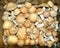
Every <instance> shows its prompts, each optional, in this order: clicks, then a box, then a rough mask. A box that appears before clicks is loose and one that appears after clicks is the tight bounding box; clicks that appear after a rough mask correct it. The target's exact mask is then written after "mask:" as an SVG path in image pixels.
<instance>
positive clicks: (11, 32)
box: [9, 26, 18, 35]
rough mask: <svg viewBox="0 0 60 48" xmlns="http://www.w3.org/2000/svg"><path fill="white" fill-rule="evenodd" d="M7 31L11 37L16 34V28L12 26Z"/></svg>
mask: <svg viewBox="0 0 60 48" xmlns="http://www.w3.org/2000/svg"><path fill="white" fill-rule="evenodd" d="M9 31H10V34H11V35H15V34H16V33H17V32H18V28H17V27H16V26H13V27H12V28H11V29H10V30H9Z"/></svg>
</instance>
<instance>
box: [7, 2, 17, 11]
mask: <svg viewBox="0 0 60 48" xmlns="http://www.w3.org/2000/svg"><path fill="white" fill-rule="evenodd" d="M16 8H17V5H16V4H15V3H12V2H10V3H8V4H7V7H6V10H7V11H12V10H14V9H16Z"/></svg>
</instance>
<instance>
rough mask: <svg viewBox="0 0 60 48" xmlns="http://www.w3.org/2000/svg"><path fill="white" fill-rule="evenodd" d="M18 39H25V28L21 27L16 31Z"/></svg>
mask: <svg viewBox="0 0 60 48" xmlns="http://www.w3.org/2000/svg"><path fill="white" fill-rule="evenodd" d="M17 36H18V39H26V28H25V27H22V28H20V29H19V30H18V33H17Z"/></svg>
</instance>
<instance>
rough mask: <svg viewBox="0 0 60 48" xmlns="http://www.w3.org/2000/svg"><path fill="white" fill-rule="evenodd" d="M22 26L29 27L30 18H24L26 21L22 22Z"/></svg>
mask: <svg viewBox="0 0 60 48" xmlns="http://www.w3.org/2000/svg"><path fill="white" fill-rule="evenodd" d="M24 26H25V27H26V28H28V27H30V26H31V22H30V20H26V21H25V22H24Z"/></svg>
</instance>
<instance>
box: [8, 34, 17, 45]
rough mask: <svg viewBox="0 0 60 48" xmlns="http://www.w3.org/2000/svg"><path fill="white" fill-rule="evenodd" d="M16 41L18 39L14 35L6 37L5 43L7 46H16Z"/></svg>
mask: <svg viewBox="0 0 60 48" xmlns="http://www.w3.org/2000/svg"><path fill="white" fill-rule="evenodd" d="M17 41H18V39H17V37H16V36H15V35H11V36H8V38H7V43H8V44H9V45H16V43H17Z"/></svg>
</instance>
